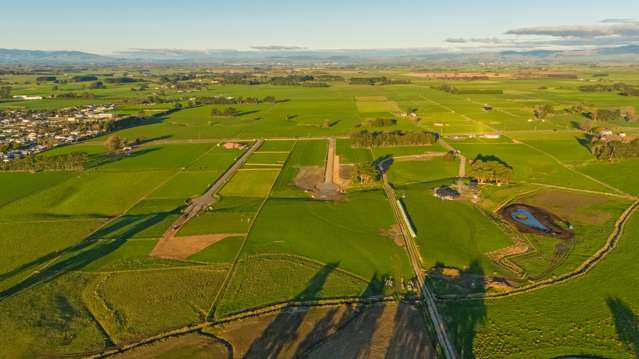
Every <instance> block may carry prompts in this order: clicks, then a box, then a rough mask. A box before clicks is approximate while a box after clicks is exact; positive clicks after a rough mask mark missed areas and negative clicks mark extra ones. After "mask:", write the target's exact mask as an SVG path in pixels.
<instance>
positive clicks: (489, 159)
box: [473, 153, 513, 169]
mask: <svg viewBox="0 0 639 359" xmlns="http://www.w3.org/2000/svg"><path fill="white" fill-rule="evenodd" d="M475 161H481V162H497V163H499V164H501V165H504V166H505V167H508V168H510V169H513V168H512V167H511V166H510V165H509V164H508V163H506V161H504V160H502V159H501V158H499V157H497V156H495V155H482V154H481V153H480V154H478V155H477V156H476V157H475V159H474V160H473V162H475Z"/></svg>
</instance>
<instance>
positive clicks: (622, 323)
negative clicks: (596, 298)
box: [606, 298, 639, 358]
mask: <svg viewBox="0 0 639 359" xmlns="http://www.w3.org/2000/svg"><path fill="white" fill-rule="evenodd" d="M606 303H607V304H608V308H610V311H611V312H612V317H613V319H614V321H615V328H616V329H617V337H618V338H619V340H621V341H622V342H623V343H624V344H625V345H627V346H628V347H629V348H630V349H632V351H633V352H634V354H635V356H636V357H637V358H639V317H637V314H635V312H634V311H633V310H632V309H631V308H630V307H629V306H628V305H627V304H626V303H624V302H623V301H622V300H621V299H619V298H608V299H606Z"/></svg>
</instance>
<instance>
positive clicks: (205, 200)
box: [151, 139, 264, 254]
mask: <svg viewBox="0 0 639 359" xmlns="http://www.w3.org/2000/svg"><path fill="white" fill-rule="evenodd" d="M263 144H264V140H263V139H259V140H257V141H255V143H253V145H251V147H250V148H249V149H248V150H247V151H246V152H244V153H243V154H242V155H241V156H240V157H239V158H238V159H237V160H236V161H235V163H233V165H232V166H231V167H229V168H228V169H227V170H226V172H224V174H223V175H222V176H220V178H218V179H217V180H216V181H215V182H214V183H213V184H212V185H211V186H210V187H209V188H208V189H207V191H206V192H205V193H204V194H202V195H201V196H199V197H196V198H193V199H192V200H191V201H190V203H189V206H188V207H187V208H186V209H184V211H183V214H182V215H181V216H180V217H179V218H178V219H176V220H175V222H173V224H172V225H171V227H169V229H168V230H167V231H166V232H165V233H164V235H163V236H162V238H161V239H160V241H159V242H158V244H157V245H156V247H159V246H160V242H162V241H165V240H168V239H171V238H173V237H174V236H175V235H176V234H177V232H178V231H179V230H180V229H181V228H182V227H183V226H184V225H185V224H186V223H187V222H188V221H189V220H190V219H191V218H193V217H195V216H197V215H198V214H200V213H201V212H202V211H204V210H206V209H207V208H208V207H209V206H210V205H212V204H213V203H214V202H215V194H217V192H219V191H220V190H221V189H222V187H224V185H225V184H226V183H227V182H228V181H229V180H230V179H231V178H232V177H233V175H235V173H236V172H237V171H238V170H239V169H240V168H241V167H242V166H243V165H244V163H246V161H247V160H248V158H249V157H251V155H252V154H253V153H255V151H257V150H258V149H259V148H260V147H261V146H262V145H263ZM151 254H153V253H151Z"/></svg>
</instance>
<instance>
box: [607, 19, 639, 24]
mask: <svg viewBox="0 0 639 359" xmlns="http://www.w3.org/2000/svg"><path fill="white" fill-rule="evenodd" d="M600 22H601V23H603V24H637V23H639V20H637V19H629V18H621V19H619V18H617V19H604V20H601V21H600Z"/></svg>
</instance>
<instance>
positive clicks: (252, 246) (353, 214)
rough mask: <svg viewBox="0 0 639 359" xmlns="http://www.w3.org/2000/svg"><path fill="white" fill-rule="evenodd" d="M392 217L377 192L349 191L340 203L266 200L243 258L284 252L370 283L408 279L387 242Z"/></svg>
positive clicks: (398, 251) (399, 255)
mask: <svg viewBox="0 0 639 359" xmlns="http://www.w3.org/2000/svg"><path fill="white" fill-rule="evenodd" d="M392 225H393V214H392V212H391V209H390V207H389V205H388V202H387V200H386V198H385V196H384V193H383V192H382V191H367V192H351V193H349V194H348V195H347V198H346V199H344V200H340V201H334V202H330V201H315V200H310V199H284V198H271V199H269V200H268V201H267V202H266V205H265V206H264V208H263V209H262V211H261V212H260V214H259V216H258V217H257V219H256V223H255V226H254V227H253V229H252V230H251V233H250V234H249V238H248V240H247V244H246V247H245V249H244V251H243V252H242V256H243V257H247V256H252V255H257V254H262V253H290V254H296V255H300V256H304V257H308V258H311V259H314V260H318V261H320V262H323V263H339V267H340V268H342V269H344V270H347V271H350V272H352V273H355V274H357V275H360V276H362V277H364V278H372V277H373V276H374V275H375V274H377V275H380V276H381V275H384V274H391V275H395V276H399V275H401V276H404V277H405V278H410V277H412V274H411V271H410V269H409V266H408V262H407V258H406V254H405V252H404V250H403V248H402V247H400V246H399V245H398V244H397V243H396V242H395V241H394V239H393V238H392V237H390V236H387V235H384V233H385V232H386V231H388V230H389V229H390V228H391V226H392Z"/></svg>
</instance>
